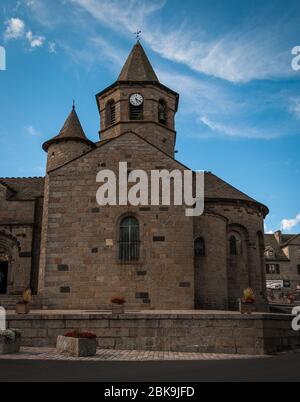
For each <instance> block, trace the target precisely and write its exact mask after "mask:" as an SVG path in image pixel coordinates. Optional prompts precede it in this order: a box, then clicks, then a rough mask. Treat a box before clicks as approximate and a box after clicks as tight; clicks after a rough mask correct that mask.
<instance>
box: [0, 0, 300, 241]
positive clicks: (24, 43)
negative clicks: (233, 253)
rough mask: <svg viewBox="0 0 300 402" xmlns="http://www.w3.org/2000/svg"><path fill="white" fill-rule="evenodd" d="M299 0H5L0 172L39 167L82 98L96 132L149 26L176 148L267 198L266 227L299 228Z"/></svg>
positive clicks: (196, 164)
mask: <svg viewBox="0 0 300 402" xmlns="http://www.w3.org/2000/svg"><path fill="white" fill-rule="evenodd" d="M299 17H300V3H299V1H298V0H295V1H294V0H284V1H283V0H272V1H269V0H264V1H261V0H256V1H255V0H252V1H250V0H185V1H184V2H182V1H181V0H151V1H150V0H51V1H50V0H23V1H13V0H1V2H0V45H2V46H4V47H5V49H6V53H7V70H6V71H0V172H1V173H0V175H1V176H2V177H5V176H9V177H10V176H17V177H20V176H40V175H43V174H44V167H45V159H46V158H45V154H44V152H43V151H42V150H41V144H42V143H43V142H44V141H45V140H47V139H49V138H51V137H52V136H54V135H56V134H58V132H59V130H60V128H61V126H62V125H63V123H64V120H65V118H66V117H67V115H68V113H69V112H70V109H71V104H72V100H73V99H76V103H77V111H78V114H79V117H80V119H81V122H82V125H83V127H84V130H85V132H86V134H87V136H88V137H89V138H90V139H92V140H95V141H96V140H98V134H97V133H98V130H99V116H98V111H97V107H96V103H95V97H94V95H95V94H96V93H97V92H99V91H100V90H101V89H103V88H104V87H106V86H107V85H109V84H111V83H112V82H114V81H115V79H116V77H117V75H118V73H119V71H120V69H121V67H122V65H123V63H124V62H125V59H126V57H127V55H128V53H129V52H130V50H131V48H132V46H133V44H134V36H133V32H135V31H136V30H137V29H142V30H143V45H144V47H145V49H146V51H147V53H148V55H149V58H150V59H151V61H152V64H153V66H154V68H155V69H156V72H157V74H158V76H159V78H160V80H161V82H162V83H164V84H166V85H168V86H170V87H171V88H172V89H174V90H176V91H178V92H179V93H180V94H181V101H180V108H179V113H178V116H177V130H178V142H177V149H178V151H179V153H178V159H179V160H180V161H182V162H183V163H185V164H187V165H189V166H190V167H191V168H193V169H199V170H207V171H212V172H214V173H215V174H217V175H218V176H220V177H221V178H223V179H225V180H226V181H228V182H230V183H232V184H233V185H234V186H236V187H238V188H239V189H241V190H242V191H244V192H246V193H247V194H249V195H250V196H252V197H254V198H256V199H257V200H259V201H261V202H263V203H264V204H266V205H267V206H268V207H269V208H270V215H269V216H268V218H267V220H266V230H267V231H272V230H273V231H274V230H277V229H279V228H282V229H284V231H285V232H287V233H289V232H295V233H297V232H299V231H300V230H299V229H300V188H299V187H300V186H299V179H300V158H299V145H300V71H298V72H295V71H293V69H292V67H291V62H292V58H293V56H292V54H291V51H292V49H293V48H294V47H295V46H300V24H299Z"/></svg>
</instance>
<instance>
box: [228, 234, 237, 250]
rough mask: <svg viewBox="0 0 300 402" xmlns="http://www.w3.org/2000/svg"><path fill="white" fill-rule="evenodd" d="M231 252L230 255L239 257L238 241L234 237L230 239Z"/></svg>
mask: <svg viewBox="0 0 300 402" xmlns="http://www.w3.org/2000/svg"><path fill="white" fill-rule="evenodd" d="M229 251H230V255H238V245H237V239H236V237H235V236H233V235H232V236H230V239H229Z"/></svg>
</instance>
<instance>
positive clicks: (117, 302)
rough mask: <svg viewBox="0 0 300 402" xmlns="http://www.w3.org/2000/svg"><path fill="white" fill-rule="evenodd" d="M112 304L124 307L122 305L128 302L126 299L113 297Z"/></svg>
mask: <svg viewBox="0 0 300 402" xmlns="http://www.w3.org/2000/svg"><path fill="white" fill-rule="evenodd" d="M111 303H112V304H119V305H120V306H121V305H122V304H125V303H126V300H125V298H124V297H119V296H118V297H113V298H112V299H111Z"/></svg>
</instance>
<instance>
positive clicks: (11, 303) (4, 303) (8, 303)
mask: <svg viewBox="0 0 300 402" xmlns="http://www.w3.org/2000/svg"><path fill="white" fill-rule="evenodd" d="M21 300H22V296H19V295H17V296H16V295H0V306H1V307H4V308H5V309H6V310H15V308H16V304H17V303H18V302H19V301H21ZM30 307H31V308H32V309H33V310H37V309H41V308H42V301H41V299H40V298H39V297H38V296H33V297H32V301H31V302H30Z"/></svg>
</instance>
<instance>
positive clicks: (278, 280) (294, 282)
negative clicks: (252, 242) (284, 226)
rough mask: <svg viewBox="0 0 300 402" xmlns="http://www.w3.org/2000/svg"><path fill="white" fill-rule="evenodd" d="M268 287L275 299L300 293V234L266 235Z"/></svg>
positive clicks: (279, 232)
mask: <svg viewBox="0 0 300 402" xmlns="http://www.w3.org/2000/svg"><path fill="white" fill-rule="evenodd" d="M265 244H266V249H265V259H266V278H267V288H268V289H269V293H270V295H271V294H273V296H274V298H275V300H276V301H277V300H278V299H283V298H284V297H285V296H287V295H294V296H296V297H297V296H298V294H299V293H300V234H291V235H285V234H282V233H281V231H278V232H276V233H274V234H266V235H265Z"/></svg>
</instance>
